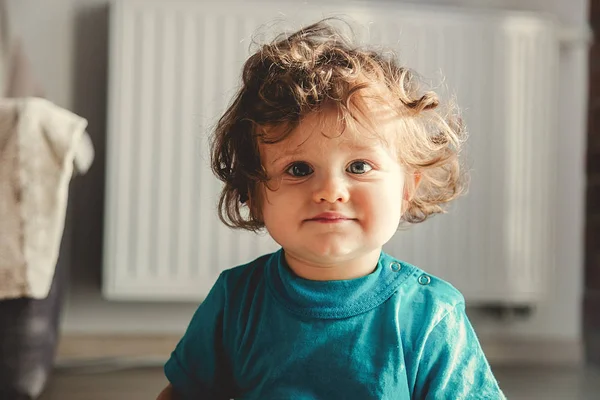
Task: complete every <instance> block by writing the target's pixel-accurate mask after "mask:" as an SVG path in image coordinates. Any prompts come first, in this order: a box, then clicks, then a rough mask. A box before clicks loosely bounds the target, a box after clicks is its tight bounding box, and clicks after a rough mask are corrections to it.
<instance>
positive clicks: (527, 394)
mask: <svg viewBox="0 0 600 400" xmlns="http://www.w3.org/2000/svg"><path fill="white" fill-rule="evenodd" d="M495 374H496V377H497V379H498V381H499V382H500V385H501V387H502V389H503V390H504V392H505V394H506V396H507V398H508V399H509V400H533V399H561V400H584V399H585V400H592V399H593V400H598V399H600V370H596V369H586V370H583V369H582V370H575V369H533V368H506V367H504V368H496V369H495ZM166 383H167V382H166V380H165V378H164V376H163V374H162V370H161V369H160V368H155V367H151V368H132V369H122V370H118V371H115V370H103V369H96V370H95V371H81V370H79V369H77V370H75V369H70V370H59V371H56V372H55V373H54V375H53V376H52V378H51V380H50V382H49V384H48V386H47V389H46V391H45V393H44V394H43V395H42V397H41V399H40V400H81V399H85V400H153V399H155V398H156V396H157V395H158V393H159V392H160V391H161V390H162V388H163V387H164V386H165V385H166Z"/></svg>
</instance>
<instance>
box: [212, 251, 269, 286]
mask: <svg viewBox="0 0 600 400" xmlns="http://www.w3.org/2000/svg"><path fill="white" fill-rule="evenodd" d="M274 254H275V253H270V254H265V255H263V256H260V257H258V258H257V259H255V260H252V261H250V262H248V263H246V264H242V265H238V266H236V267H233V268H230V269H227V270H225V271H223V272H221V275H220V276H219V280H218V281H217V282H218V283H219V284H220V285H221V286H222V288H223V289H224V290H225V291H226V292H229V293H240V292H243V291H244V289H245V288H252V287H256V286H257V285H258V284H259V283H260V282H261V281H262V280H263V279H264V275H265V269H266V266H267V263H268V262H269V260H270V259H271V258H272V257H273V256H274Z"/></svg>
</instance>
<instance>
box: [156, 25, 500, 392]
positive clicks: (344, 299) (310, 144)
mask: <svg viewBox="0 0 600 400" xmlns="http://www.w3.org/2000/svg"><path fill="white" fill-rule="evenodd" d="M440 108H441V107H439V100H438V98H437V96H436V95H435V93H432V92H422V91H421V90H420V89H419V87H418V82H417V80H416V79H415V77H414V75H413V74H412V73H411V72H410V71H409V70H408V69H406V68H405V67H403V66H401V65H399V64H398V62H397V61H396V60H395V59H394V58H393V57H392V56H389V55H387V53H386V54H382V53H378V52H374V51H370V50H368V49H361V48H356V47H354V46H353V45H352V44H351V43H349V42H348V41H347V40H346V39H345V38H344V36H343V35H342V34H341V33H340V31H339V30H337V29H336V28H335V26H334V25H333V24H332V22H331V21H330V20H324V21H320V22H318V23H316V24H314V25H311V26H309V27H306V28H304V29H301V30H300V31H298V32H296V33H293V34H291V35H288V36H282V37H279V38H277V39H276V40H274V41H273V42H272V43H270V44H267V45H264V46H263V47H261V48H260V49H259V50H258V51H257V52H256V53H255V54H254V55H252V56H251V57H250V58H249V59H248V60H247V62H246V63H245V65H244V68H243V74H242V85H241V88H240V89H239V92H238V93H237V95H236V96H235V99H234V100H233V103H232V104H231V106H230V107H229V108H228V110H227V111H226V112H225V113H224V115H223V116H222V117H221V118H220V120H219V122H218V124H217V126H216V129H215V133H214V138H213V142H212V167H213V170H214V172H215V173H216V175H217V176H218V177H219V179H220V180H221V181H223V183H224V186H223V190H222V193H221V196H220V201H219V213H220V217H221V219H222V221H223V222H224V223H225V224H227V225H228V226H230V227H232V228H241V229H247V230H252V231H258V230H261V229H266V230H267V231H268V233H269V234H270V235H271V236H272V238H273V239H274V240H275V241H276V242H277V243H278V244H280V245H281V249H280V250H279V251H277V252H275V253H273V254H267V255H264V256H262V257H260V258H258V259H256V260H254V261H251V262H249V263H248V264H245V265H241V266H238V267H235V268H232V269H229V270H227V271H224V272H223V273H221V275H220V276H219V278H218V280H217V281H216V283H215V284H214V286H213V288H212V290H211V291H210V293H209V295H208V296H207V297H206V299H205V300H204V302H203V303H202V304H201V305H200V306H199V307H198V309H197V311H196V313H195V315H194V316H193V318H192V321H191V323H190V325H189V327H188V329H187V332H186V333H185V335H184V336H183V338H182V339H181V341H180V342H179V344H178V345H177V347H176V348H175V350H174V351H173V353H172V356H171V358H170V359H169V360H168V362H167V363H166V365H165V374H166V376H167V378H168V380H169V381H170V385H169V387H167V388H166V389H165V390H164V391H163V393H161V395H160V396H159V399H232V398H239V399H260V400H268V399H306V400H309V399H310V400H316V399H319V400H320V399H324V400H329V399H360V400H366V399H503V398H504V395H503V394H502V392H501V390H500V389H499V387H498V384H497V382H496V380H495V378H494V376H493V374H492V372H491V370H490V366H489V364H488V362H487V360H486V358H485V356H484V354H483V352H482V350H481V347H480V344H479V341H478V339H477V337H476V335H475V332H474V331H473V328H472V326H471V324H470V322H469V320H468V318H467V316H466V314H465V302H464V299H463V297H462V295H461V294H460V293H459V292H458V291H457V290H456V289H455V288H454V287H452V286H451V285H450V284H448V283H446V282H444V281H443V280H441V279H439V278H436V277H434V276H431V275H429V274H427V273H425V272H423V271H422V270H420V269H419V268H417V267H415V266H413V265H410V264H408V263H406V262H403V261H400V260H398V259H396V258H394V257H392V256H391V255H388V254H386V253H384V252H383V251H382V246H383V245H384V244H385V243H386V242H387V241H388V240H390V239H391V237H392V236H393V235H394V234H395V233H396V231H397V230H398V227H399V225H400V224H401V223H402V222H405V223H419V222H422V221H424V220H426V219H427V218H428V217H429V216H431V215H433V214H436V213H440V212H443V210H444V208H443V207H444V205H445V204H446V203H448V202H449V201H451V200H452V199H454V198H455V197H457V196H458V195H459V194H460V193H461V191H462V189H463V186H464V179H463V175H462V174H461V171H460V169H459V158H458V155H459V151H460V149H461V145H462V143H463V141H464V137H465V133H464V130H463V128H462V126H461V123H460V121H459V117H458V115H457V114H456V112H454V111H453V110H452V108H450V109H449V111H446V112H442V111H440ZM232 251H235V249H232Z"/></svg>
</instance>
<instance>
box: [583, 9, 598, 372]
mask: <svg viewBox="0 0 600 400" xmlns="http://www.w3.org/2000/svg"><path fill="white" fill-rule="evenodd" d="M590 3H591V7H590V23H591V26H592V28H593V29H594V32H598V31H599V29H600V0H591V2H590ZM589 66H590V69H589V72H590V82H589V96H590V99H589V107H588V154H587V155H588V157H587V161H588V162H587V173H588V178H587V207H586V211H587V212H586V216H587V224H586V243H587V246H586V252H585V293H584V297H585V307H584V336H585V338H586V345H587V350H588V351H587V356H588V359H589V360H590V361H592V362H594V363H595V364H596V365H600V312H598V310H599V309H600V247H598V243H600V44H598V43H594V45H593V46H592V48H591V51H590V60H589Z"/></svg>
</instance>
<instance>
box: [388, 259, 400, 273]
mask: <svg viewBox="0 0 600 400" xmlns="http://www.w3.org/2000/svg"><path fill="white" fill-rule="evenodd" d="M390 269H391V270H392V271H394V272H398V271H400V270H401V269H402V264H400V263H399V262H396V261H394V262H393V263H391V264H390Z"/></svg>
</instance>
